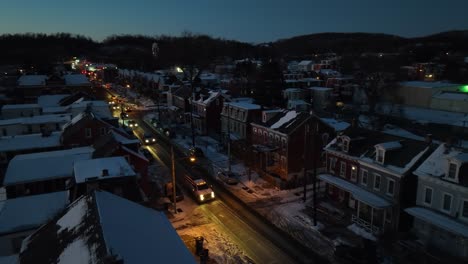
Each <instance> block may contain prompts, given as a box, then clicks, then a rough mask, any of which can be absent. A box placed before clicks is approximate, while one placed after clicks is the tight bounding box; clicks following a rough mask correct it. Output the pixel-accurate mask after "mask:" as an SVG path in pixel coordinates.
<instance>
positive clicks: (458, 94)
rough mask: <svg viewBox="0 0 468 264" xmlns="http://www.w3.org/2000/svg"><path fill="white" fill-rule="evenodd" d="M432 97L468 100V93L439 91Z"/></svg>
mask: <svg viewBox="0 0 468 264" xmlns="http://www.w3.org/2000/svg"><path fill="white" fill-rule="evenodd" d="M432 98H437V99H443V100H451V101H468V93H461V92H439V93H437V94H435V95H433V96H432Z"/></svg>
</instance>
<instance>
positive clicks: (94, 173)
mask: <svg viewBox="0 0 468 264" xmlns="http://www.w3.org/2000/svg"><path fill="white" fill-rule="evenodd" d="M105 170H107V175H103V174H104V171H105ZM73 172H74V175H75V181H76V182H77V183H83V182H85V181H87V180H88V179H90V178H94V179H100V180H102V179H107V178H116V177H128V176H136V173H135V171H133V169H132V168H131V167H130V164H128V162H127V160H126V159H125V158H124V157H110V158H100V159H90V160H79V161H76V162H75V165H74V168H73Z"/></svg>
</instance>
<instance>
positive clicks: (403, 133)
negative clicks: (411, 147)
mask: <svg viewBox="0 0 468 264" xmlns="http://www.w3.org/2000/svg"><path fill="white" fill-rule="evenodd" d="M382 132H384V133H385V134H389V135H394V136H399V137H404V138H409V139H414V140H420V141H424V140H425V138H424V137H422V136H418V135H416V134H413V133H411V132H409V131H407V130H404V129H402V128H399V127H396V126H394V125H390V124H386V125H385V126H384V128H383V130H382Z"/></svg>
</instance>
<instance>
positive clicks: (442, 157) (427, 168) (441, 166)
mask: <svg viewBox="0 0 468 264" xmlns="http://www.w3.org/2000/svg"><path fill="white" fill-rule="evenodd" d="M446 148H447V145H446V144H445V143H443V144H440V145H439V147H437V149H436V150H434V152H432V154H431V155H430V156H429V157H428V158H427V159H426V160H425V161H424V162H423V163H422V164H421V165H420V166H419V167H418V168H417V169H416V170H415V171H414V174H416V175H418V176H434V177H441V176H443V175H445V173H446V172H447V171H448V165H449V162H448V161H449V159H451V158H453V157H456V156H458V155H459V154H461V153H462V151H461V150H460V149H456V148H452V147H448V149H446Z"/></svg>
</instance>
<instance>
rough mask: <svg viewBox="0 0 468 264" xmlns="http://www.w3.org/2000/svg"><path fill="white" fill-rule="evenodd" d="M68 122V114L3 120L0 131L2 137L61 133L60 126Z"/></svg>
mask: <svg viewBox="0 0 468 264" xmlns="http://www.w3.org/2000/svg"><path fill="white" fill-rule="evenodd" d="M70 120H71V116H70V115H69V114H59V115H38V116H32V117H22V118H12V119H3V120H0V130H1V134H2V136H16V135H25V134H37V133H47V132H52V131H61V130H62V126H63V125H65V124H66V123H68V122H69V121H70Z"/></svg>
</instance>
